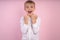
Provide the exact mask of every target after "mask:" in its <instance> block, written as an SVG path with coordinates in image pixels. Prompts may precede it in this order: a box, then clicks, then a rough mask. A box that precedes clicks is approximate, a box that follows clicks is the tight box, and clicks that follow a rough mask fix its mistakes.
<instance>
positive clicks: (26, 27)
mask: <svg viewBox="0 0 60 40" xmlns="http://www.w3.org/2000/svg"><path fill="white" fill-rule="evenodd" d="M24 10H25V11H26V12H27V14H26V15H24V16H22V17H21V19H20V26H21V32H22V40H39V27H40V23H41V19H40V17H39V16H37V15H36V14H34V13H33V12H34V10H35V2H33V1H26V2H25V4H24Z"/></svg>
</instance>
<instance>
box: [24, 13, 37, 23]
mask: <svg viewBox="0 0 60 40" xmlns="http://www.w3.org/2000/svg"><path fill="white" fill-rule="evenodd" d="M29 17H31V19H32V23H33V24H35V23H36V19H37V16H36V15H34V14H31V15H25V16H24V23H25V24H28V21H29V20H28V18H29Z"/></svg>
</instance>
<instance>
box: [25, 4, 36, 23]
mask: <svg viewBox="0 0 60 40" xmlns="http://www.w3.org/2000/svg"><path fill="white" fill-rule="evenodd" d="M24 9H25V11H26V12H27V14H26V15H25V16H24V23H25V24H28V18H29V17H31V18H32V23H33V24H35V23H36V19H37V15H35V14H34V13H33V12H34V10H35V6H34V4H33V3H26V4H25V7H24ZM28 11H32V12H31V13H29V12H28Z"/></svg>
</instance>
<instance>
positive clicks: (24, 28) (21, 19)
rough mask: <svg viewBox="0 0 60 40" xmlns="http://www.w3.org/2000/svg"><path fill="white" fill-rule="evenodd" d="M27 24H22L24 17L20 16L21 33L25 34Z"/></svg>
mask: <svg viewBox="0 0 60 40" xmlns="http://www.w3.org/2000/svg"><path fill="white" fill-rule="evenodd" d="M28 26H29V25H27V24H24V17H23V16H22V17H21V18H20V28H21V32H22V33H23V34H26V33H27V32H28Z"/></svg>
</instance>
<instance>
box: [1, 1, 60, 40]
mask: <svg viewBox="0 0 60 40" xmlns="http://www.w3.org/2000/svg"><path fill="white" fill-rule="evenodd" d="M34 1H35V2H36V10H35V13H36V14H37V15H39V16H40V17H41V26H40V36H39V37H40V40H60V1H39V0H37V1H36V0H34ZM24 2H25V0H21V1H0V40H21V31H20V25H19V20H20V17H21V16H22V15H24V14H26V12H25V11H24V5H23V4H24Z"/></svg>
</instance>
